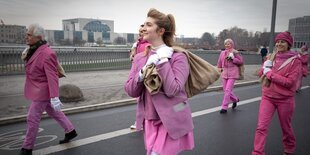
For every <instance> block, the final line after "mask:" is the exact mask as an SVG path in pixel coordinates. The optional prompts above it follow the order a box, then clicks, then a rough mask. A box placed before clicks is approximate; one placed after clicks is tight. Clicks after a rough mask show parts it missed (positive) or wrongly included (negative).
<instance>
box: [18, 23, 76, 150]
mask: <svg viewBox="0 0 310 155" xmlns="http://www.w3.org/2000/svg"><path fill="white" fill-rule="evenodd" d="M26 42H27V44H28V45H29V49H28V51H27V53H26V55H24V56H25V57H23V59H24V60H25V62H26V65H25V70H26V82H25V89H24V95H25V98H26V99H29V100H31V101H32V103H31V105H30V107H29V110H28V114H27V133H26V137H25V141H24V143H23V145H22V149H21V151H20V154H22V155H28V154H32V149H33V147H34V144H35V140H36V135H37V132H38V129H39V124H40V120H41V116H42V113H43V112H44V111H46V112H47V114H48V115H49V116H51V117H52V118H54V119H55V120H56V121H57V122H58V123H59V124H60V125H61V127H62V128H63V129H64V130H65V133H66V134H65V138H64V139H63V140H61V141H59V143H60V144H62V143H67V142H69V141H70V140H71V139H73V138H74V137H76V136H77V133H76V131H75V129H74V126H73V125H72V123H71V122H70V121H69V119H68V118H67V117H66V116H65V114H64V113H63V112H61V105H62V103H61V102H60V100H59V98H58V97H59V92H58V90H59V88H58V72H57V65H58V62H57V57H56V54H55V52H54V51H52V50H51V48H49V46H48V45H47V42H46V41H45V40H44V29H43V28H42V27H41V26H39V25H38V24H32V25H30V26H29V27H28V31H27V34H26Z"/></svg>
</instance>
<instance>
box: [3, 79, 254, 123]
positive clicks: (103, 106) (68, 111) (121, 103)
mask: <svg viewBox="0 0 310 155" xmlns="http://www.w3.org/2000/svg"><path fill="white" fill-rule="evenodd" d="M257 83H259V80H254V81H247V82H238V83H236V84H235V87H242V86H248V85H253V84H257ZM218 90H222V86H214V87H209V88H207V89H206V90H205V91H203V92H202V93H206V92H211V91H218ZM135 103H136V99H135V98H131V99H124V100H118V101H112V102H105V103H99V104H93V105H86V106H79V107H74V108H66V109H63V110H62V112H64V113H65V114H76V113H82V112H88V111H95V110H102V109H108V108H114V107H120V106H124V105H131V104H135ZM47 117H48V115H47V114H46V112H44V113H43V115H42V118H47ZM26 120H27V115H18V116H12V117H4V118H0V125H7V124H12V123H17V122H22V121H26Z"/></svg>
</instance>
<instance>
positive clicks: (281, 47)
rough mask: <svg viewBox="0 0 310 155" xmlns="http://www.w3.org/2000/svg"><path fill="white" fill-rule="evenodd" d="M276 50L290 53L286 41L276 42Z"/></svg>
mask: <svg viewBox="0 0 310 155" xmlns="http://www.w3.org/2000/svg"><path fill="white" fill-rule="evenodd" d="M276 48H277V51H278V52H285V51H288V43H287V42H286V41H285V40H278V41H277V42H276Z"/></svg>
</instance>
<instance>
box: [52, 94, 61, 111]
mask: <svg viewBox="0 0 310 155" xmlns="http://www.w3.org/2000/svg"><path fill="white" fill-rule="evenodd" d="M51 105H52V107H53V109H54V110H55V111H60V110H61V106H62V105H63V104H62V103H61V101H60V100H59V98H58V97H54V98H51Z"/></svg>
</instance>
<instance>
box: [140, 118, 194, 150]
mask: <svg viewBox="0 0 310 155" xmlns="http://www.w3.org/2000/svg"><path fill="white" fill-rule="evenodd" d="M144 143H145V147H146V150H147V153H146V154H147V155H151V153H152V152H155V153H157V154H159V155H177V154H178V153H180V152H181V151H184V150H192V149H193V148H194V133H193V131H191V132H189V133H188V134H186V135H184V136H183V137H180V138H179V139H172V138H171V137H170V136H169V135H168V132H167V130H166V129H165V127H164V125H163V124H162V123H161V121H160V120H158V121H150V120H145V122H144Z"/></svg>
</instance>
